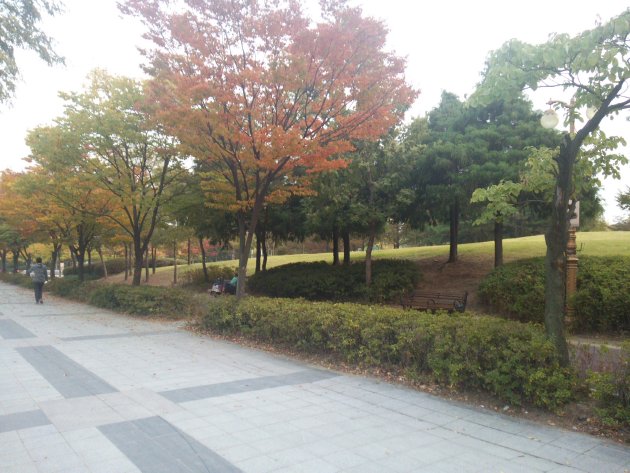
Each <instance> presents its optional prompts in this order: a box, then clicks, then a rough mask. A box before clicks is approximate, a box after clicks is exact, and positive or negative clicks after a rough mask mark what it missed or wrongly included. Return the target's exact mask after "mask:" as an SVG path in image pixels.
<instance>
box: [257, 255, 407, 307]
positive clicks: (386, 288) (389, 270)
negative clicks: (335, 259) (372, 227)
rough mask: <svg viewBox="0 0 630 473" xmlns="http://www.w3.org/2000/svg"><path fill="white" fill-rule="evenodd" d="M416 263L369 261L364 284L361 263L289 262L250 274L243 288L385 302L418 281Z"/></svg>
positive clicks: (277, 294)
mask: <svg viewBox="0 0 630 473" xmlns="http://www.w3.org/2000/svg"><path fill="white" fill-rule="evenodd" d="M418 278H419V277H418V267H417V266H416V265H415V264H414V263H413V262H412V261H407V260H381V259H379V260H375V261H373V262H372V285H371V286H370V287H368V286H366V284H365V263H363V262H360V263H353V264H351V265H349V266H332V265H330V264H328V263H326V262H324V261H320V262H315V263H293V264H287V265H283V266H277V267H275V268H271V269H269V270H267V271H262V272H259V273H257V274H254V275H253V276H251V277H250V278H248V280H247V288H248V289H249V290H250V291H252V292H254V293H256V294H262V295H265V296H270V297H289V298H296V297H299V298H304V299H308V300H332V301H366V300H369V301H371V302H385V301H390V300H393V299H394V298H395V297H397V296H400V295H401V294H402V293H403V292H405V291H410V290H413V288H414V287H415V285H416V283H417V282H418Z"/></svg>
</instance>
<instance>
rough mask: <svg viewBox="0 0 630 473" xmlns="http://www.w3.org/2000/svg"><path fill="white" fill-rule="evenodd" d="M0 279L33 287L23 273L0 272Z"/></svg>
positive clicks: (29, 279)
mask: <svg viewBox="0 0 630 473" xmlns="http://www.w3.org/2000/svg"><path fill="white" fill-rule="evenodd" d="M0 281H4V282H7V283H9V284H15V285H17V286H22V287H33V282H32V281H31V278H30V277H28V276H27V275H26V274H23V273H0Z"/></svg>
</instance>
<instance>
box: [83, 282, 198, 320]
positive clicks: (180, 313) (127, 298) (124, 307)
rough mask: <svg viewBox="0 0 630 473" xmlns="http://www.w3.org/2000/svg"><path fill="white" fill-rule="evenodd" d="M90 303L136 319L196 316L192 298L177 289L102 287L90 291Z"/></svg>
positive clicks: (109, 285)
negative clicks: (135, 316) (148, 316)
mask: <svg viewBox="0 0 630 473" xmlns="http://www.w3.org/2000/svg"><path fill="white" fill-rule="evenodd" d="M87 300H88V302H89V303H90V304H92V305H95V306H97V307H103V308H105V309H112V310H119V311H122V312H126V313H128V314H133V315H163V316H168V317H173V318H178V317H185V316H187V315H190V314H191V313H192V312H193V310H192V306H193V305H192V304H191V302H190V301H191V296H190V294H188V293H187V292H186V291H184V290H181V289H173V288H164V287H155V286H127V285H118V284H102V285H98V286H95V287H94V288H93V290H92V291H90V294H89V296H88V298H87Z"/></svg>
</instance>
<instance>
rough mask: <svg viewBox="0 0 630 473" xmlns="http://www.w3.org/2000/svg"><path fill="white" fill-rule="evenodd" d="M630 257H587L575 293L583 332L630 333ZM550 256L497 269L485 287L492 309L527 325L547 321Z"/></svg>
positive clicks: (481, 295)
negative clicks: (545, 259) (546, 276)
mask: <svg viewBox="0 0 630 473" xmlns="http://www.w3.org/2000/svg"><path fill="white" fill-rule="evenodd" d="M628 281H630V257H627V256H626V257H623V256H616V257H594V256H582V257H580V261H579V268H578V277H577V292H576V295H575V308H576V315H575V324H574V327H573V328H574V329H575V330H577V331H590V332H619V331H630V291H629V290H628ZM544 285H545V269H544V258H533V259H528V260H521V261H515V262H512V263H508V264H505V265H503V266H501V267H500V268H497V269H495V270H494V271H493V272H492V273H491V274H490V275H489V276H487V277H486V278H485V279H484V280H483V281H482V283H481V284H480V286H479V293H478V295H479V298H480V301H481V302H482V303H483V304H485V305H486V306H487V307H488V308H489V309H491V310H492V311H494V312H496V313H499V314H504V315H509V316H511V317H514V318H516V319H518V320H520V321H524V322H542V321H543V317H544V305H545V302H544V300H545V297H544V296H545V295H544V290H545V287H544Z"/></svg>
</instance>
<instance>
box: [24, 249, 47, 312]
mask: <svg viewBox="0 0 630 473" xmlns="http://www.w3.org/2000/svg"><path fill="white" fill-rule="evenodd" d="M28 274H29V275H30V276H31V279H32V280H33V286H34V287H35V304H43V303H44V301H43V299H42V291H43V289H44V283H46V281H48V268H47V267H46V265H45V264H42V259H41V258H39V257H38V258H37V259H36V260H35V264H34V265H32V266H31V267H30V269H29V270H28Z"/></svg>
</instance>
